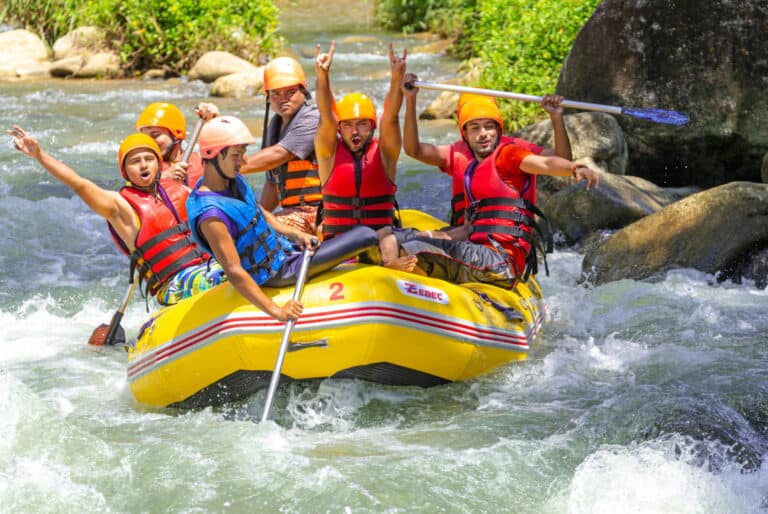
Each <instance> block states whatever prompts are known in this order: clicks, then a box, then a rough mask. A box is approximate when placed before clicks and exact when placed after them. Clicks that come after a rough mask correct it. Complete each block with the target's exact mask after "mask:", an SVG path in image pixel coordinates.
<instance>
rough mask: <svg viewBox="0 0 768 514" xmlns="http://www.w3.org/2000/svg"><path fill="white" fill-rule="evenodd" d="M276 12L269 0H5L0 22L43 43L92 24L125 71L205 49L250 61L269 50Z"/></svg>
mask: <svg viewBox="0 0 768 514" xmlns="http://www.w3.org/2000/svg"><path fill="white" fill-rule="evenodd" d="M277 14H278V13H277V9H276V8H275V6H274V5H273V4H272V2H271V1H270V0H131V1H130V2H126V1H123V0H85V1H83V0H35V1H34V2H29V1H28V0H27V1H22V0H6V3H5V7H4V8H3V9H2V10H0V22H2V21H15V22H19V23H21V24H23V25H24V26H26V27H27V28H29V29H30V30H32V31H34V32H36V33H38V34H40V35H41V36H42V37H43V38H44V39H45V40H46V41H48V43H49V44H53V42H54V41H55V40H56V39H58V38H59V37H61V36H63V35H64V34H66V33H67V32H69V31H70V30H72V29H74V28H75V27H77V26H82V25H96V26H99V27H102V28H103V29H105V30H106V32H107V36H108V40H109V41H110V42H111V45H112V46H113V49H114V50H116V51H118V52H119V53H120V56H121V58H122V60H123V62H124V64H125V66H126V67H127V68H128V69H136V70H142V69H147V68H154V67H165V68H168V69H172V70H176V71H181V70H184V69H187V68H188V67H189V66H190V65H191V64H192V63H193V62H194V61H196V60H197V58H199V57H200V55H201V54H202V53H203V52H204V51H208V50H224V51H228V52H230V53H233V54H235V55H238V56H240V57H242V58H244V59H248V60H250V61H254V62H257V61H259V60H260V59H259V58H260V56H261V55H265V54H271V53H273V51H274V46H275V43H276V41H275V39H276V38H275V32H276V27H277Z"/></svg>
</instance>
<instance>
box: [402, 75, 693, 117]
mask: <svg viewBox="0 0 768 514" xmlns="http://www.w3.org/2000/svg"><path fill="white" fill-rule="evenodd" d="M409 86H411V84H406V87H409ZM411 87H422V88H424V89H434V90H436V91H451V92H454V93H474V94H478V95H487V96H497V97H499V98H509V99H512V100H520V101H523V102H541V100H542V98H543V97H541V96H534V95H525V94H522V93H509V92H507V91H497V90H495V89H481V88H476V87H466V86H454V85H452V84H437V83H434V82H422V81H420V80H416V81H414V82H413V85H412V86H411ZM562 105H563V107H567V108H570V109H582V110H586V111H600V112H607V113H610V114H626V115H628V116H633V117H635V118H639V119H641V120H646V121H654V122H656V123H666V124H667V125H685V124H686V123H688V121H689V118H688V115H687V114H685V113H682V112H677V111H668V110H665V109H640V108H632V107H619V106H615V105H603V104H593V103H588V102H575V101H573V100H563V103H562Z"/></svg>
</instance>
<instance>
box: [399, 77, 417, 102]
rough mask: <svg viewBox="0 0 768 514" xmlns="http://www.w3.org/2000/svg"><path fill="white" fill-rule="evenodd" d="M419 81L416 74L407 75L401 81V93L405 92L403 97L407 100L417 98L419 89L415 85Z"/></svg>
mask: <svg viewBox="0 0 768 514" xmlns="http://www.w3.org/2000/svg"><path fill="white" fill-rule="evenodd" d="M417 80H419V77H417V76H416V74H415V73H406V74H405V75H404V76H403V79H402V80H401V81H400V91H402V92H403V96H405V97H406V98H415V97H416V95H417V94H419V88H417V87H416V86H414V85H413V83H414V82H415V81H417Z"/></svg>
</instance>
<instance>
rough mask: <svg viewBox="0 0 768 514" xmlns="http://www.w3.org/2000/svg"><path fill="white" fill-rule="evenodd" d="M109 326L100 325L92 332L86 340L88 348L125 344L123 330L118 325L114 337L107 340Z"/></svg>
mask: <svg viewBox="0 0 768 514" xmlns="http://www.w3.org/2000/svg"><path fill="white" fill-rule="evenodd" d="M109 327H110V326H109V325H107V324H106V323H102V324H101V325H99V326H98V327H96V328H95V329H94V330H93V333H92V334H91V337H90V338H89V339H88V344H89V345H90V346H105V345H106V346H111V345H115V344H117V345H124V344H125V330H123V327H122V326H120V325H118V326H117V329H116V330H115V333H114V335H113V336H112V338H111V339H110V340H108V338H109Z"/></svg>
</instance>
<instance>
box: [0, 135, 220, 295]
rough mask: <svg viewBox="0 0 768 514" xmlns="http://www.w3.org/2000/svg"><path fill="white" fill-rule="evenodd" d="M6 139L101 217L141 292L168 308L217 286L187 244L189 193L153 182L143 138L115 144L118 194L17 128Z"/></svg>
mask: <svg viewBox="0 0 768 514" xmlns="http://www.w3.org/2000/svg"><path fill="white" fill-rule="evenodd" d="M8 133H9V134H10V135H11V136H13V138H14V139H13V143H14V145H15V146H16V148H17V149H18V150H19V151H21V152H22V153H24V154H26V155H28V156H30V157H32V158H33V159H36V160H37V161H38V162H39V163H40V164H41V165H42V166H43V167H44V168H45V169H46V170H47V171H48V172H49V173H50V174H51V175H52V176H53V177H54V178H56V179H57V180H59V181H60V182H62V183H63V184H64V185H66V186H68V187H69V188H70V189H72V190H73V191H74V192H75V193H77V195H78V196H79V197H80V198H82V199H83V201H85V203H86V204H87V205H88V207H90V208H91V210H93V212H95V213H96V214H98V215H100V216H101V217H103V218H104V219H105V220H106V221H107V223H108V227H109V231H110V233H111V234H112V237H113V239H114V241H115V244H117V246H118V248H120V250H121V251H122V252H123V253H125V254H126V255H128V256H130V258H131V271H130V273H131V280H133V279H134V278H133V277H134V273H136V272H138V274H139V281H140V282H145V284H146V286H145V292H146V293H148V294H150V295H153V296H155V297H156V299H157V300H158V302H159V303H161V304H163V305H171V304H174V303H177V302H179V301H180V300H182V299H183V298H187V297H189V296H192V295H193V294H195V293H198V292H200V291H204V290H206V289H209V288H210V287H213V286H214V285H216V284H217V283H219V282H220V281H221V274H220V273H217V270H218V271H220V268H218V266H217V265H215V264H214V265H213V266H212V267H211V270H210V271H211V273H210V274H209V273H208V272H209V269H208V268H209V267H208V261H209V258H210V257H209V255H208V254H206V253H205V252H203V251H202V250H201V249H200V248H199V247H198V246H197V244H195V242H194V241H193V240H192V236H191V233H190V231H189V228H188V226H187V223H186V220H187V212H186V199H187V196H188V195H189V192H188V190H187V189H186V188H185V187H184V186H182V185H181V184H180V183H179V182H177V181H175V180H170V179H162V180H158V177H159V169H160V160H161V158H162V157H161V154H160V148H159V147H158V145H157V143H155V141H154V140H153V139H152V138H151V137H149V136H147V135H146V134H141V133H137V134H131V135H129V136H128V137H126V138H125V139H124V140H123V142H122V143H121V144H120V149H119V151H118V166H119V168H120V173H121V174H122V176H123V178H124V179H125V180H126V185H125V186H124V187H123V188H122V189H121V190H120V192H115V191H108V190H105V189H102V188H101V187H99V186H98V185H96V184H95V183H93V182H92V181H90V180H88V179H86V178H84V177H81V176H80V175H78V174H77V172H75V171H74V170H73V169H72V168H70V167H69V166H67V165H66V164H64V163H63V162H61V161H59V160H57V159H55V158H54V157H52V156H51V155H49V154H48V153H47V152H45V151H43V150H42V149H41V148H40V145H39V144H38V142H37V140H35V139H34V138H32V137H31V136H29V135H28V134H27V133H26V132H25V131H24V129H22V128H21V127H17V126H14V127H12V129H11V130H9V131H8Z"/></svg>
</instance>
